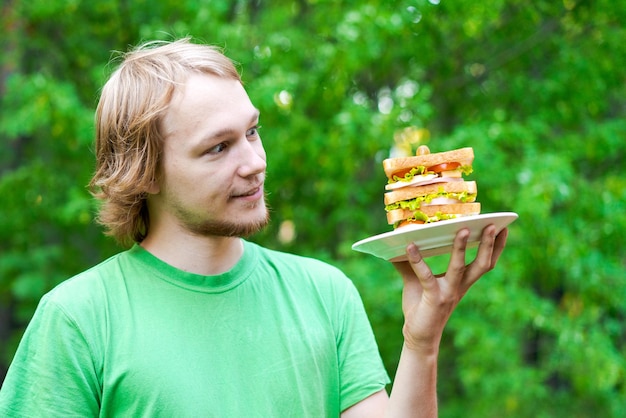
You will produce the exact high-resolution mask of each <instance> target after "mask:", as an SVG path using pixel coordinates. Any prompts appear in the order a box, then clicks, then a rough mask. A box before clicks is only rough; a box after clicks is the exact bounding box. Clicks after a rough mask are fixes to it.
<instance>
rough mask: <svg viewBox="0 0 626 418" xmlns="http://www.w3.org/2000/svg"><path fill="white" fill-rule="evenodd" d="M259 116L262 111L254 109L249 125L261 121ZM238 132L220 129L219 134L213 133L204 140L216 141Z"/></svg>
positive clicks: (230, 129)
mask: <svg viewBox="0 0 626 418" xmlns="http://www.w3.org/2000/svg"><path fill="white" fill-rule="evenodd" d="M259 116H261V111H260V110H259V109H257V108H255V109H254V113H253V114H252V117H251V118H250V123H249V124H253V123H254V122H256V121H257V120H258V119H259ZM235 132H236V131H235V130H234V129H233V128H224V129H220V130H219V131H217V132H214V133H211V134H210V135H209V136H207V137H205V138H204V140H206V141H208V140H212V141H213V140H216V139H220V138H223V137H225V136H230V135H232V134H234V133H235Z"/></svg>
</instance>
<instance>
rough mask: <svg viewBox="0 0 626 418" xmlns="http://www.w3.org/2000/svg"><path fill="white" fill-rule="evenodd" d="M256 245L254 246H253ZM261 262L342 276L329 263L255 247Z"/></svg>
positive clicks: (305, 256) (311, 257) (339, 271)
mask: <svg viewBox="0 0 626 418" xmlns="http://www.w3.org/2000/svg"><path fill="white" fill-rule="evenodd" d="M253 245H256V244H253ZM256 246H257V248H258V251H259V254H260V256H261V259H262V260H266V261H269V262H271V263H273V264H280V265H284V266H287V267H289V268H293V269H298V270H301V269H313V270H315V271H319V272H327V273H329V274H339V275H343V273H342V272H341V270H340V269H339V268H337V267H336V266H334V265H332V264H331V263H330V262H327V261H323V260H320V259H318V258H315V257H313V256H307V255H299V254H293V253H289V252H285V251H280V250H275V249H271V248H267V247H263V246H260V245H256Z"/></svg>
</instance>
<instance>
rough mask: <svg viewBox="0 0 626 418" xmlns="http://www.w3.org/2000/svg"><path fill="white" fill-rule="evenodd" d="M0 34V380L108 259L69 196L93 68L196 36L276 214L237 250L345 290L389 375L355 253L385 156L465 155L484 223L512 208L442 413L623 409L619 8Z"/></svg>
mask: <svg viewBox="0 0 626 418" xmlns="http://www.w3.org/2000/svg"><path fill="white" fill-rule="evenodd" d="M1 19H2V27H3V28H4V33H5V36H3V37H2V38H1V39H0V46H1V47H2V50H3V51H4V52H3V54H2V56H1V57H0V60H1V61H0V73H1V74H0V76H1V77H0V93H1V94H2V101H1V103H0V141H2V144H3V145H2V147H3V151H2V153H1V154H0V340H1V341H2V344H1V345H0V356H1V359H0V364H2V365H1V366H0V380H1V378H2V368H5V367H6V365H7V364H8V362H9V361H10V359H11V357H12V354H13V351H14V350H15V347H16V343H17V341H18V340H19V337H20V335H21V332H22V331H23V328H24V326H25V325H26V324H27V322H28V320H29V318H30V316H31V315H32V312H33V310H34V308H35V306H36V303H37V301H38V300H39V298H40V297H41V295H42V294H43V293H44V292H45V291H47V290H49V289H50V288H51V287H53V286H54V285H55V284H57V283H58V282H60V281H61V280H64V279H66V278H67V277H69V276H71V275H72V274H75V273H76V272H78V271H80V270H82V269H84V268H86V267H88V266H90V265H93V264H95V263H97V262H98V261H100V260H101V259H103V258H104V257H106V256H108V255H109V254H112V253H114V252H115V251H118V250H119V248H117V247H116V246H115V244H114V243H112V242H111V241H110V240H108V239H105V238H104V237H103V236H102V234H101V232H100V230H99V228H97V227H96V226H95V225H94V224H93V222H92V218H93V213H94V208H95V206H94V203H93V202H92V200H91V198H90V196H89V194H88V193H87V191H86V189H85V185H86V184H87V182H88V180H89V176H90V174H91V172H92V169H93V158H92V157H91V141H92V138H93V126H92V118H93V110H94V107H95V103H96V100H97V92H98V89H99V88H100V86H101V85H102V83H103V81H104V80H105V78H106V76H107V74H108V73H109V72H110V71H111V70H112V66H107V62H108V61H109V58H110V57H111V54H112V51H124V50H126V49H127V48H128V46H129V45H134V44H137V43H139V42H141V41H142V40H149V39H171V38H174V37H181V36H186V35H192V36H193V37H194V38H195V39H197V40H198V41H204V42H209V43H215V44H217V45H219V46H222V47H223V48H224V49H225V51H226V53H227V54H228V55H229V56H230V57H232V58H233V59H235V60H236V61H237V62H238V64H239V65H240V66H241V69H242V75H243V78H244V80H245V82H246V87H247V89H248V91H249V93H250V96H251V97H252V99H253V101H254V102H255V104H256V105H257V106H258V107H259V108H260V109H261V111H262V125H263V128H262V131H261V133H262V136H263V139H264V144H265V147H266V149H267V152H268V158H269V169H268V172H269V175H268V181H267V183H268V184H267V188H268V190H269V191H270V192H271V194H270V196H269V201H270V204H271V206H272V208H273V221H272V224H271V225H270V227H269V228H267V230H266V231H264V232H263V233H261V234H259V235H258V236H257V237H255V240H256V241H258V242H261V243H263V244H265V245H267V246H270V247H273V248H277V249H281V250H286V251H292V252H297V253H301V254H305V255H311V256H316V257H321V258H323V259H326V260H328V261H331V262H333V263H335V264H337V265H339V266H341V267H342V268H343V269H344V270H345V271H346V272H347V273H348V274H349V275H350V276H351V277H353V278H354V280H355V282H356V284H357V286H358V287H359V288H360V289H361V292H362V294H363V297H364V300H365V303H366V305H367V308H368V310H369V312H370V318H371V320H372V324H373V327H374V329H375V332H376V335H377V337H378V340H379V345H380V348H381V352H382V354H383V358H384V361H385V363H386V365H387V367H388V369H389V371H390V372H391V373H393V371H394V370H395V366H396V362H397V356H398V353H399V349H400V345H401V331H400V330H401V325H402V318H401V311H400V305H399V296H400V292H401V283H400V281H399V279H398V278H397V277H396V274H395V273H394V271H393V268H392V267H391V266H390V265H389V264H388V263H386V262H383V261H381V260H378V259H374V258H371V257H365V256H363V255H362V254H358V253H354V252H352V251H351V249H350V246H351V244H352V243H353V242H354V241H356V240H358V239H361V238H364V237H367V236H369V235H373V234H377V233H380V232H384V231H386V230H388V229H389V228H388V226H387V225H386V224H385V216H384V211H383V208H382V196H381V195H382V192H383V189H382V184H383V183H384V181H385V179H384V175H383V173H382V168H381V165H380V162H381V161H382V159H383V158H385V157H386V156H387V155H388V153H389V149H390V147H391V146H392V145H393V143H394V136H395V135H397V134H398V133H401V132H404V129H405V128H409V129H412V130H414V132H421V133H422V134H423V138H426V139H425V140H428V138H430V140H429V142H428V145H429V146H430V148H431V150H433V151H443V150H447V149H452V148H456V147H460V146H472V147H474V150H475V154H476V161H475V164H474V174H473V175H472V177H473V179H475V180H476V181H477V182H478V184H479V201H480V202H481V203H482V204H483V212H496V211H505V210H507V211H508V210H512V211H516V212H518V213H519V214H520V219H519V220H518V221H517V222H516V223H514V224H513V225H512V227H511V234H510V239H509V244H508V248H507V250H506V251H505V253H504V255H503V257H502V260H501V262H500V264H499V265H498V267H497V269H496V270H494V271H493V272H491V273H490V274H489V275H487V276H486V277H484V278H483V280H482V281H481V282H479V283H478V284H477V285H476V288H475V289H473V290H472V291H471V292H470V294H469V295H468V297H467V300H465V301H464V302H463V303H462V304H461V306H460V307H459V310H458V311H457V312H456V313H455V315H454V316H453V318H452V320H451V323H450V325H449V327H448V329H447V331H446V334H445V336H444V341H443V346H442V355H441V358H440V367H441V371H440V397H441V414H442V416H464V417H473V416H476V417H490V416H494V417H495V416H498V417H499V416H503V415H505V416H515V417H527V416H528V417H530V416H533V417H543V416H545V417H560V416H563V417H566V416H567V417H572V416H573V417H576V416H580V417H583V416H590V415H591V414H594V415H599V416H620V413H621V409H622V404H623V399H625V398H626V374H625V370H626V367H625V364H624V363H625V360H624V358H625V354H626V326H625V325H624V319H625V317H626V307H625V306H624V304H623V302H622V301H623V300H624V299H625V298H626V281H625V280H624V278H625V277H624V276H625V275H624V270H625V267H626V256H625V255H624V250H623V244H622V241H623V239H622V235H623V231H624V230H625V229H624V228H625V226H626V215H625V214H626V210H625V209H626V191H625V190H626V179H625V178H624V176H623V174H622V172H623V170H622V169H621V167H623V166H624V158H625V156H624V153H625V148H626V147H625V146H624V137H625V136H626V135H625V134H626V120H625V119H624V113H625V110H626V99H624V98H625V97H626V94H625V93H626V91H625V89H626V87H625V86H626V83H625V81H626V79H625V76H624V71H623V63H624V62H626V50H625V49H624V48H623V46H622V42H623V39H624V37H625V35H626V28H624V25H623V24H622V22H624V21H626V9H624V8H623V7H622V6H621V5H620V4H619V2H610V1H607V0H598V1H594V2H591V1H585V0H579V1H576V0H564V1H562V2H553V1H548V0H542V1H538V2H533V3H528V2H522V1H520V0H512V1H502V0H489V1H484V2H475V1H470V0H459V1H455V2H440V1H438V0H437V1H435V0H430V1H426V0H413V1H391V2H389V1H381V0H367V1H356V0H349V1H342V2H334V1H328V0H317V1H311V0H299V1H292V2H287V1H281V2H272V3H271V6H270V4H269V2H263V1H260V0H252V1H243V0H235V1H207V0H183V1H180V0H177V1H170V0H168V1H160V2H146V1H141V0H124V1H113V0H95V1H92V2H80V1H76V0H54V1H49V0H32V1H30V2H17V1H15V0H8V1H5V2H4V3H3V6H2V15H1ZM416 130H419V131H416ZM430 261H431V263H432V265H433V266H434V268H435V269H436V270H437V271H443V269H444V268H445V264H446V261H447V257H445V256H442V257H435V258H433V259H431V260H430Z"/></svg>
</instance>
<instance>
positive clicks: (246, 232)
mask: <svg viewBox="0 0 626 418" xmlns="http://www.w3.org/2000/svg"><path fill="white" fill-rule="evenodd" d="M269 221H270V216H269V211H267V210H266V211H265V216H260V217H259V218H258V219H244V220H241V221H239V222H237V221H229V220H226V221H223V220H222V221H216V220H212V221H205V222H203V223H201V224H194V225H186V227H187V229H188V230H189V231H191V232H193V233H194V234H196V235H200V236H219V237H241V238H247V237H249V236H252V235H254V234H256V233H257V232H260V231H261V230H262V229H263V228H265V227H266V226H267V225H268V224H269Z"/></svg>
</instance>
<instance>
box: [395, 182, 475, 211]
mask: <svg viewBox="0 0 626 418" xmlns="http://www.w3.org/2000/svg"><path fill="white" fill-rule="evenodd" d="M439 192H445V193H463V192H465V193H467V194H469V195H472V197H471V198H470V200H469V201H470V202H473V201H474V200H476V196H475V195H476V194H477V187H476V182H475V181H450V182H446V183H434V184H428V185H426V186H409V187H403V188H401V189H398V190H394V191H391V192H387V193H385V195H384V199H385V205H390V204H392V203H395V202H400V201H402V200H411V199H414V198H416V197H419V196H428V195H437V194H438V193H439Z"/></svg>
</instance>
